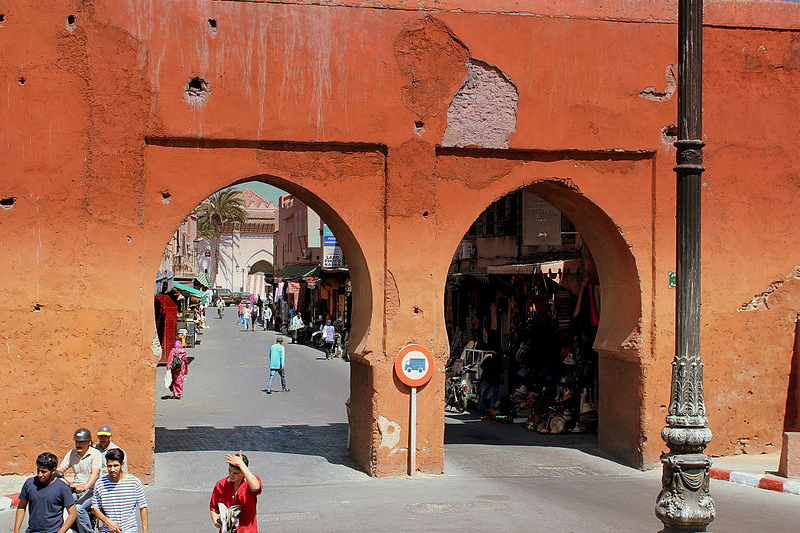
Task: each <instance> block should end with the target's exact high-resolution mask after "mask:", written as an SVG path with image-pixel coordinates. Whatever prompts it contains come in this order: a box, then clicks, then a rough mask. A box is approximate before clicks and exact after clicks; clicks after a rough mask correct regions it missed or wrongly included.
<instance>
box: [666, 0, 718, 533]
mask: <svg viewBox="0 0 800 533" xmlns="http://www.w3.org/2000/svg"><path fill="white" fill-rule="evenodd" d="M702 35H703V2H702V0H679V4H678V57H679V62H678V140H677V141H675V147H676V148H677V155H676V162H677V166H676V167H675V172H676V175H677V176H676V177H677V209H676V214H677V232H676V237H677V239H676V240H677V263H678V264H677V270H676V272H677V278H678V290H677V291H676V305H675V313H676V316H675V358H674V360H673V363H672V390H671V396H670V404H669V414H668V415H667V424H669V425H668V426H667V427H665V428H664V429H663V430H662V432H661V437H662V438H663V439H664V441H665V442H666V443H667V446H668V447H669V452H668V453H664V454H662V456H661V463H662V467H663V476H662V480H661V493H660V494H659V495H658V500H657V502H656V516H657V517H658V519H659V520H661V522H662V523H663V524H664V529H663V530H662V533H697V532H702V531H706V528H707V526H708V524H709V523H711V521H712V520H714V516H715V512H716V511H715V508H714V500H713V499H712V498H711V495H710V494H709V490H708V487H709V475H710V473H709V470H710V468H711V459H710V458H709V457H708V456H706V455H705V454H704V453H703V451H704V450H705V448H706V446H707V445H708V443H709V442H711V436H712V435H711V430H710V429H708V428H707V427H706V423H707V422H708V420H707V419H706V407H705V397H704V390H703V363H702V359H701V356H700V236H701V231H700V191H701V190H702V187H701V176H702V173H703V172H704V171H705V167H704V166H703V146H704V145H705V143H704V142H703V141H702V140H701V139H702V84H703V82H702V68H703V67H702V50H703V42H702Z"/></svg>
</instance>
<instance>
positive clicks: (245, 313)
mask: <svg viewBox="0 0 800 533" xmlns="http://www.w3.org/2000/svg"><path fill="white" fill-rule="evenodd" d="M250 313H251V309H250V303H249V302H248V304H247V305H246V306H245V308H244V309H243V310H242V324H244V330H245V331H247V330H248V329H250Z"/></svg>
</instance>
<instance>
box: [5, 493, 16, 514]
mask: <svg viewBox="0 0 800 533" xmlns="http://www.w3.org/2000/svg"><path fill="white" fill-rule="evenodd" d="M18 496H19V493H16V492H15V493H14V494H6V495H5V496H0V511H7V510H9V509H13V508H14V507H16V506H17V504H18V503H19V498H18Z"/></svg>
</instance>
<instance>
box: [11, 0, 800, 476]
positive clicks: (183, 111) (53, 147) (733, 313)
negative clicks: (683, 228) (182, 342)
mask: <svg viewBox="0 0 800 533" xmlns="http://www.w3.org/2000/svg"><path fill="white" fill-rule="evenodd" d="M306 3H307V4H309V5H303V4H306ZM319 3H320V2H297V1H293V2H286V3H284V2H282V1H280V0H273V1H272V2H266V3H252V2H234V1H209V0H204V1H201V0H181V1H178V0H172V1H166V2H158V3H156V2H152V1H144V2H132V1H122V0H96V1H94V2H86V3H81V4H80V5H79V7H77V8H76V5H75V4H74V3H72V2H63V1H49V2H43V1H35V0H31V1H28V2H21V1H17V0H12V1H11V2H10V3H8V4H7V5H6V6H5V7H4V8H3V10H4V13H3V14H4V15H5V18H4V22H2V23H0V49H2V50H3V51H4V62H3V64H2V65H0V82H1V83H2V86H3V87H4V91H3V95H4V98H3V100H4V102H3V103H4V105H3V114H2V128H0V156H2V158H3V162H4V169H3V173H2V174H0V199H8V200H7V201H4V204H3V209H0V265H2V272H3V274H4V276H3V278H2V281H0V288H1V289H2V292H3V294H4V298H3V302H2V303H1V304H0V336H1V337H2V343H3V344H4V345H5V347H0V358H2V359H0V383H2V384H3V387H2V392H0V409H2V412H3V414H4V416H3V417H2V419H0V428H2V431H0V449H3V450H4V453H3V455H2V456H0V472H3V473H14V472H27V471H30V470H31V464H32V461H33V458H34V456H35V455H36V454H37V453H39V452H40V451H41V450H43V449H50V450H52V451H54V452H57V453H59V454H62V453H63V452H64V451H65V450H66V449H67V447H68V446H69V439H70V436H71V433H72V431H73V430H74V429H75V428H76V427H78V426H82V425H85V426H88V427H95V426H97V425H99V424H101V423H109V424H111V425H112V426H113V427H114V429H115V433H117V434H118V435H119V436H120V440H121V441H122V442H124V444H125V447H126V449H127V450H129V451H130V452H131V457H132V464H131V467H132V469H133V471H135V472H138V473H140V474H142V475H145V476H149V475H150V473H151V470H152V459H153V456H152V450H153V438H154V437H153V435H154V432H153V422H154V394H155V393H154V389H153V387H154V377H155V374H154V373H155V369H154V368H155V362H156V361H155V359H154V358H153V356H152V353H151V350H150V339H151V338H152V334H153V329H154V324H153V298H152V292H151V291H152V287H153V276H154V273H155V270H156V269H157V265H158V260H159V257H160V255H161V252H162V250H163V247H164V245H165V243H166V242H167V241H168V239H169V236H170V235H171V234H172V233H173V232H174V229H175V227H176V226H177V225H178V224H179V222H180V221H181V219H182V218H183V217H184V216H185V215H186V213H188V212H189V211H190V210H191V209H192V208H193V207H194V206H196V205H197V203H198V202H200V201H201V200H202V199H203V198H204V197H206V196H207V195H209V194H211V193H212V192H214V191H216V190H218V189H219V188H222V187H225V186H227V185H229V184H231V183H235V182H239V181H244V180H248V179H261V180H264V181H267V182H269V183H273V184H275V185H277V186H279V187H282V188H284V189H286V190H287V191H289V192H292V193H293V194H297V195H298V196H299V197H300V198H301V199H302V200H303V201H304V202H306V203H308V204H309V205H310V206H311V207H312V208H314V209H315V210H316V211H317V212H319V213H320V214H321V215H322V217H323V218H324V219H325V220H326V221H329V223H330V224H331V226H332V227H333V229H334V231H335V232H336V234H337V236H340V240H341V241H342V243H343V246H344V248H345V252H346V254H347V257H348V262H349V263H350V264H351V269H352V276H353V282H354V298H355V301H354V311H355V312H356V316H355V317H354V322H355V324H354V341H357V344H358V346H357V348H356V349H355V353H356V363H354V364H353V365H352V373H351V388H352V394H351V403H352V418H351V425H352V428H351V429H352V443H351V447H352V453H353V455H354V457H355V458H356V459H357V460H358V461H359V462H360V464H361V465H362V466H363V467H364V468H365V469H366V470H367V471H368V472H370V473H371V474H374V475H397V474H401V473H403V472H404V470H405V463H406V460H407V449H406V444H405V443H407V429H408V412H407V390H405V389H404V387H403V386H402V385H400V384H398V383H397V382H396V380H394V379H393V377H392V375H391V362H392V360H393V358H394V355H395V354H396V353H397V352H398V350H399V349H400V348H401V347H402V346H404V345H405V344H407V343H409V342H417V343H421V344H424V345H426V346H428V347H430V348H431V349H432V350H433V352H434V353H435V354H436V357H437V360H438V362H439V368H438V369H437V370H438V372H437V375H436V377H435V378H434V380H433V381H432V382H431V383H429V384H428V385H427V386H426V387H424V388H423V389H422V390H421V391H420V394H419V398H418V401H419V408H420V414H419V430H418V446H419V451H418V464H419V467H420V469H421V470H423V471H426V472H441V471H442V469H443V442H442V438H443V418H442V403H443V398H442V387H443V373H442V369H441V364H442V363H443V362H444V360H445V359H446V350H447V337H446V333H445V328H444V312H443V293H444V283H445V279H446V272H447V268H448V265H449V263H450V260H451V258H452V254H453V250H454V249H455V247H456V245H457V244H458V242H459V240H460V239H461V236H462V235H463V234H464V232H465V230H466V229H467V228H468V226H469V224H470V223H471V222H472V221H473V220H474V219H475V217H477V215H478V214H479V213H480V212H481V211H482V210H483V209H484V208H485V207H486V206H487V205H488V204H489V203H491V202H492V201H493V200H494V199H496V198H498V197H500V196H502V195H503V194H505V193H507V192H509V191H512V190H514V189H516V188H519V187H522V186H527V185H531V186H533V187H535V189H536V191H537V194H539V195H541V196H542V197H544V198H547V199H549V200H550V201H551V202H552V203H554V204H555V205H557V206H558V207H559V208H560V209H561V210H562V211H564V213H566V214H567V216H568V217H569V218H571V219H572V220H573V221H574V222H575V223H576V225H577V226H578V229H579V230H580V231H581V232H582V233H583V234H584V235H585V236H586V238H587V241H588V242H589V244H590V246H591V247H592V250H593V253H594V256H595V259H596V261H597V264H598V269H599V273H600V277H601V284H602V286H603V291H604V292H603V309H604V314H603V318H602V323H601V329H600V333H599V335H598V340H597V346H596V347H597V349H598V351H599V352H600V354H601V391H600V392H601V409H602V411H601V413H600V417H601V422H600V424H601V426H600V442H601V444H602V445H603V446H604V447H605V448H606V449H607V450H609V451H610V452H611V453H613V454H614V455H615V456H617V457H619V458H621V459H622V460H624V461H627V462H629V463H631V464H635V465H639V466H646V465H651V464H654V463H655V462H656V461H657V458H658V454H659V453H660V451H661V450H662V449H664V446H663V443H662V442H661V440H660V437H659V432H660V429H661V427H662V426H663V425H664V416H665V414H666V402H667V400H668V397H669V382H670V363H671V360H672V352H673V338H672V328H673V322H674V321H673V313H674V304H673V299H674V292H673V291H672V290H670V289H668V288H667V275H668V272H669V271H671V270H674V269H675V267H674V262H675V261H674V259H675V258H674V247H675V243H674V201H675V197H674V185H673V183H674V174H673V171H672V167H673V161H674V149H673V148H672V146H671V145H670V144H669V142H670V139H667V138H663V135H664V134H663V133H662V128H665V127H666V126H668V125H671V124H674V123H675V115H676V100H675V97H674V95H673V89H674V88H673V87H672V84H671V82H670V81H669V79H668V78H669V75H668V74H667V75H666V76H665V72H668V67H669V65H675V64H676V45H675V40H676V26H675V24H674V13H675V10H676V7H675V4H674V3H672V2H600V1H597V2H584V3H580V4H578V5H572V4H565V3H563V2H553V1H545V0H539V1H532V2H517V1H512V0H497V1H489V0H481V1H475V2H464V1H463V0H448V1H441V2H416V1H415V2H413V3H412V2H404V1H400V0H398V1H394V2H392V1H388V0H387V1H386V2H383V3H382V2H372V3H371V6H370V7H359V6H357V5H350V3H349V2H345V1H341V2H335V1H331V2H322V3H323V4H325V5H312V4H319ZM412 4H413V6H412ZM68 15H74V16H75V17H76V19H75V24H74V25H70V24H67V20H66V19H67V16H68ZM798 15H800V5H798V4H793V3H785V4H784V3H778V2H772V3H764V2H724V1H719V2H707V3H706V20H707V27H706V31H705V39H706V41H705V44H706V48H705V63H704V64H705V78H704V83H705V86H704V88H705V102H704V112H705V132H706V141H707V142H708V147H707V150H706V161H707V166H708V168H709V170H708V172H706V174H705V175H704V197H703V202H704V203H703V207H704V215H703V224H704V226H703V231H704V241H703V258H704V259H703V260H704V263H703V337H702V340H703V356H704V360H705V363H706V400H707V404H708V410H709V418H710V426H711V428H712V430H713V431H714V434H715V438H714V441H713V442H712V444H711V447H710V451H711V452H712V453H715V454H727V453H736V452H742V451H747V452H751V453H755V452H761V451H770V450H772V449H773V448H774V447H775V446H777V445H778V444H777V443H779V442H780V433H781V430H782V427H783V412H784V406H785V399H786V388H787V383H788V374H789V370H790V362H791V355H792V345H793V332H794V320H795V319H796V316H797V313H798V311H800V309H799V308H800V294H799V293H798V290H797V286H798V281H797V279H800V272H798V264H800V260H798V258H795V257H792V256H791V253H790V251H791V250H797V249H799V248H800V235H798V232H796V231H792V229H791V226H789V225H788V224H787V221H791V220H793V217H794V214H795V213H797V212H798V208H800V196H798V195H797V194H796V192H797V189H798V186H799V185H800V163H797V161H796V158H794V157H793V155H794V154H793V151H794V150H795V149H796V144H797V139H798V138H800V125H798V122H797V120H796V116H797V115H798V111H800V109H798V107H799V104H798V101H797V98H796V94H798V92H797V91H798V89H800V35H798V30H799V29H800V23H797V22H792V21H798V20H800V16H798ZM208 19H215V20H216V21H217V27H216V28H211V27H210V26H209V24H208ZM470 58H472V59H475V60H479V61H481V62H484V63H485V64H488V65H491V66H494V67H496V68H497V69H499V70H500V71H502V73H504V74H505V76H507V78H508V79H509V80H510V81H511V82H512V83H513V85H514V86H515V88H516V91H517V93H518V105H517V110H516V125H515V130H514V132H513V133H512V134H511V136H510V139H509V141H508V146H509V149H490V150H486V149H482V148H480V147H479V146H477V147H476V146H469V144H470V143H469V142H466V143H465V144H466V145H467V146H466V147H463V148H454V147H441V146H440V145H441V143H442V138H443V135H444V131H445V129H446V128H447V125H448V114H447V109H448V105H449V103H450V101H451V100H452V98H453V96H454V95H455V94H456V93H457V92H458V91H459V89H460V87H461V86H462V84H463V83H464V79H465V76H466V75H467V65H466V63H467V61H468V60H469V59H470ZM195 76H199V77H201V78H203V79H204V80H205V81H206V83H207V89H208V93H207V94H206V95H199V96H186V93H185V90H186V85H187V82H188V80H189V79H190V78H192V77H195ZM648 88H649V89H648ZM418 122H419V123H422V124H415V123H418ZM483 126H485V124H484V125H483ZM483 126H481V125H475V127H476V128H478V129H480V128H481V127H483ZM415 130H416V132H415ZM110 361H111V363H110ZM398 430H399V431H400V435H401V437H400V439H399V440H397V439H395V438H394V433H395V432H396V431H398Z"/></svg>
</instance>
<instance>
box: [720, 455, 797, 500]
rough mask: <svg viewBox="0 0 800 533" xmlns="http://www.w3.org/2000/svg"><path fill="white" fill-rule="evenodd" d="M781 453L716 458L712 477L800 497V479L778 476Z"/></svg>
mask: <svg viewBox="0 0 800 533" xmlns="http://www.w3.org/2000/svg"><path fill="white" fill-rule="evenodd" d="M780 458H781V452H780V451H777V452H773V453H762V454H758V455H748V454H741V455H730V456H727V457H715V458H714V464H713V465H712V467H711V477H712V478H714V479H719V480H721V481H730V482H732V483H739V484H742V485H749V486H751V487H758V488H760V489H767V490H774V491H775V492H785V493H787V494H796V495H800V479H797V478H792V479H787V478H785V477H780V476H778V462H779V461H780Z"/></svg>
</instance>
